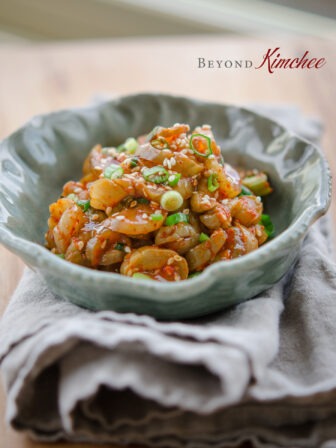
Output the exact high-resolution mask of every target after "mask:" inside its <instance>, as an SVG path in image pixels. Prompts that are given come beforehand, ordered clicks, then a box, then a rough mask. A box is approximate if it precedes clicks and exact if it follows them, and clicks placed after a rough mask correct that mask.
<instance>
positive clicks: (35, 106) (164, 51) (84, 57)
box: [0, 37, 336, 448]
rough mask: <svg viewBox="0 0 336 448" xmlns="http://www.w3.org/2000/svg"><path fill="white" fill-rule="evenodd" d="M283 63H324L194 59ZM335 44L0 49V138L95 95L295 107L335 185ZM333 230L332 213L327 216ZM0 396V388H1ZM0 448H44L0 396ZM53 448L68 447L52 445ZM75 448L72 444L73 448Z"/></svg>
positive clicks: (5, 269) (189, 41)
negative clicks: (314, 127) (319, 128)
mask: <svg viewBox="0 0 336 448" xmlns="http://www.w3.org/2000/svg"><path fill="white" fill-rule="evenodd" d="M277 46H280V47H281V52H282V54H283V56H286V55H288V56H287V57H289V56H291V57H295V56H301V55H302V54H303V53H304V51H305V50H309V51H310V53H311V55H312V56H318V57H325V58H326V60H327V64H326V65H325V66H324V67H323V68H321V69H319V70H309V71H308V70H302V69H297V70H279V71H277V72H276V73H273V74H269V73H268V72H267V71H266V70H255V69H254V68H251V69H226V70H225V69H203V70H201V69H198V68H197V58H198V57H205V58H208V59H211V58H213V59H225V60H226V59H239V60H240V59H250V60H253V61H254V62H258V61H261V58H262V55H263V54H265V51H266V50H267V49H268V48H275V47H277ZM334 55H335V41H332V40H330V41H317V40H309V39H304V40H303V39H301V40H296V39H288V40H285V39H284V38H282V39H280V40H279V39H275V38H271V37H267V38H258V39H249V40H246V39H239V38H234V39H232V38H227V37H215V38H214V37H201V38H200V37H191V38H190V37H189V38H169V39H168V38H167V39H163V38H161V39H155V40H153V39H143V40H139V39H138V40H123V41H122V40H116V41H103V42H84V43H71V44H67V43H64V44H44V45H43V44H38V45H27V46H14V45H2V46H0V59H1V61H2V63H1V69H0V99H1V100H0V138H3V137H5V136H6V135H8V134H9V133H11V132H12V131H14V130H15V128H17V127H18V126H20V125H22V124H23V123H24V122H25V121H27V120H28V119H29V118H30V117H31V116H33V115H35V114H40V113H45V112H49V111H51V110H55V109H60V108H66V107H70V106H81V105H86V104H87V103H88V102H90V101H92V100H93V98H94V97H97V96H99V95H110V96H115V95H120V94H128V93H135V92H145V91H154V92H166V93H173V94H180V95H187V96H192V97H197V98H200V99H206V100H214V101H220V102H228V103H233V104H249V103H270V104H275V105H276V104H288V103H291V104H294V105H297V106H298V107H299V108H300V109H301V110H302V111H303V112H304V113H306V114H309V115H314V116H318V117H320V118H321V119H322V120H323V122H324V125H325V134H324V138H323V147H324V150H325V153H326V155H327V158H328V160H329V163H330V165H331V168H332V172H333V173H334V179H335V178H336V156H335V154H336V153H335V151H336V150H335V142H336V116H335V112H334V111H335V104H336V89H335V79H336V62H335V58H334ZM332 214H333V219H334V222H335V223H336V208H335V207H334V208H333V210H332ZM22 268H23V264H22V262H21V261H20V260H19V259H18V258H17V257H15V256H14V255H12V254H10V253H9V252H8V251H7V250H5V249H4V248H3V247H0V314H2V312H3V310H4V309H5V306H6V304H7V302H8V299H9V297H10V295H11V293H12V291H13V290H14V288H15V286H16V284H17V282H18V280H19V278H20V276H21V273H22ZM0 389H1V388H0ZM0 394H1V396H0V446H1V448H43V447H47V446H48V445H47V444H42V443H34V442H31V441H30V440H28V439H27V438H26V437H25V436H24V435H23V434H19V433H16V432H14V431H13V430H11V429H8V428H6V427H5V424H4V414H5V398H4V394H3V391H2V390H1V391H0ZM55 446H56V447H58V448H61V447H65V446H68V445H66V444H62V443H60V444H56V445H55ZM81 446H83V445H81ZM72 447H74V448H76V447H79V445H72Z"/></svg>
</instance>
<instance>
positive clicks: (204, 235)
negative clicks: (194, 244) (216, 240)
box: [198, 232, 210, 243]
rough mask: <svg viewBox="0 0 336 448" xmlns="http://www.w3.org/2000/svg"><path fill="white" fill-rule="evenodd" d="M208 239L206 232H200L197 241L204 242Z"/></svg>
mask: <svg viewBox="0 0 336 448" xmlns="http://www.w3.org/2000/svg"><path fill="white" fill-rule="evenodd" d="M209 239H210V237H209V236H208V235H207V234H206V233H203V232H202V233H201V234H200V236H199V239H198V241H199V242H200V243H204V241H208V240H209Z"/></svg>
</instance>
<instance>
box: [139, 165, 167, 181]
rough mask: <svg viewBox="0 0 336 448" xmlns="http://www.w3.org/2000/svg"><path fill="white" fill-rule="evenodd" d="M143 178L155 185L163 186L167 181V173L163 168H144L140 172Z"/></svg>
mask: <svg viewBox="0 0 336 448" xmlns="http://www.w3.org/2000/svg"><path fill="white" fill-rule="evenodd" d="M142 175H143V177H144V178H145V179H146V180H147V181H149V182H154V183H155V184H163V183H164V182H166V181H167V180H168V177H169V173H168V171H167V170H166V169H165V168H163V166H153V168H145V169H144V170H143V171H142Z"/></svg>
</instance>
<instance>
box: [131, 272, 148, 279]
mask: <svg viewBox="0 0 336 448" xmlns="http://www.w3.org/2000/svg"><path fill="white" fill-rule="evenodd" d="M132 277H133V278H142V279H144V280H153V279H152V277H150V276H149V275H146V274H141V272H135V273H134V274H133V275H132Z"/></svg>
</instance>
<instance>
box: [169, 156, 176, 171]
mask: <svg viewBox="0 0 336 448" xmlns="http://www.w3.org/2000/svg"><path fill="white" fill-rule="evenodd" d="M170 165H171V166H170V169H171V168H172V166H174V165H176V160H175V157H172V158H171V159H170Z"/></svg>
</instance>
